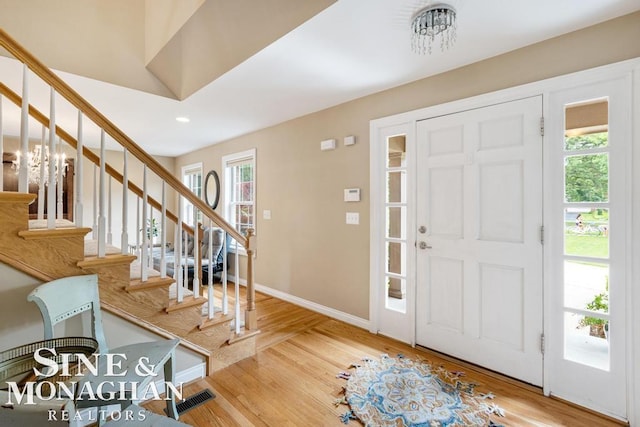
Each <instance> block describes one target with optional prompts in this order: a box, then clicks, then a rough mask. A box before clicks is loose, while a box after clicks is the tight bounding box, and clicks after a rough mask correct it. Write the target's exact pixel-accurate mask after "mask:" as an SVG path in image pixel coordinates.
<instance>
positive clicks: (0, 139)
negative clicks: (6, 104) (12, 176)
mask: <svg viewBox="0 0 640 427" xmlns="http://www.w3.org/2000/svg"><path fill="white" fill-rule="evenodd" d="M2 122H3V118H2V94H0V159H4V130H3V129H2ZM0 191H4V166H3V170H2V173H0Z"/></svg>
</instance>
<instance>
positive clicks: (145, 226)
mask: <svg viewBox="0 0 640 427" xmlns="http://www.w3.org/2000/svg"><path fill="white" fill-rule="evenodd" d="M148 203H149V199H148V193H147V165H143V166H142V248H141V251H140V268H141V269H142V272H141V277H142V281H143V282H146V281H147V279H148V278H149V271H148V267H149V265H148V261H147V257H148V256H149V253H148V252H147V251H148V250H149V246H148V245H149V232H150V230H149V227H150V225H151V224H150V222H149V216H148V215H149V214H148V212H147V204H148Z"/></svg>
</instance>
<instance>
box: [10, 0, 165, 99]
mask: <svg viewBox="0 0 640 427" xmlns="http://www.w3.org/2000/svg"><path fill="white" fill-rule="evenodd" d="M0 11H2V13H0V28H2V29H3V30H5V31H6V32H7V33H8V34H10V35H11V37H13V38H15V39H16V40H17V41H18V43H20V44H21V45H23V46H24V47H26V48H27V50H28V51H29V52H31V53H33V54H34V55H35V56H36V57H37V58H38V59H39V60H40V61H42V62H43V63H45V64H47V66H48V67H50V68H53V69H55V70H61V71H68V72H70V73H73V74H77V75H80V76H85V77H90V78H93V79H97V80H102V81H105V82H109V83H113V84H116V85H119V86H125V87H130V88H135V89H138V90H142V91H145V92H149V93H154V94H156V95H160V96H167V97H173V94H172V93H171V92H170V91H169V89H168V88H167V87H166V86H165V85H164V84H163V83H162V82H161V81H160V80H158V79H157V78H156V77H155V76H154V75H153V74H152V73H151V72H150V71H149V70H147V69H146V68H145V61H144V58H145V28H144V22H145V2H144V0H108V1H105V0H64V1H50V0H29V1H24V0H0ZM43 34H47V36H46V37H43V36H42V35H43ZM0 55H6V53H5V52H4V51H2V52H0ZM87 58H91V60H90V61H87V60H86V59H87Z"/></svg>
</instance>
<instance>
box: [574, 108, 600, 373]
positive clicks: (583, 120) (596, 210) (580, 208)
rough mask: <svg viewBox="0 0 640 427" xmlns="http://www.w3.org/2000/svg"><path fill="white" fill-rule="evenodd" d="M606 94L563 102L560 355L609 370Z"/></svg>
mask: <svg viewBox="0 0 640 427" xmlns="http://www.w3.org/2000/svg"><path fill="white" fill-rule="evenodd" d="M608 110H609V102H608V99H606V98H605V99H596V100H590V101H586V102H581V103H576V104H571V105H567V106H565V138H564V154H563V155H564V177H565V180H564V181H565V182H564V211H563V215H564V230H565V232H564V323H565V326H564V327H565V334H564V357H565V358H566V359H567V360H571V361H573V362H577V363H581V364H584V365H588V366H591V367H594V368H598V369H602V370H605V371H607V370H609V369H610V362H609V359H610V358H609V340H608V333H609V287H610V274H609V263H610V259H609V233H610V224H609V213H610V206H609V151H610V145H609V132H608Z"/></svg>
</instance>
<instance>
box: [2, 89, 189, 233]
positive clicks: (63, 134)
mask: <svg viewBox="0 0 640 427" xmlns="http://www.w3.org/2000/svg"><path fill="white" fill-rule="evenodd" d="M0 93H1V94H2V95H4V96H6V97H7V99H9V100H10V101H11V102H13V103H14V104H16V105H17V106H18V107H20V106H21V105H22V98H21V97H20V95H18V94H17V93H15V92H14V91H12V90H11V89H10V88H9V87H7V86H6V85H5V84H4V83H2V82H0ZM29 115H30V116H31V117H33V118H34V119H36V120H37V121H38V122H40V123H41V124H42V125H43V126H44V127H46V128H49V118H48V117H47V116H45V115H44V114H43V113H41V112H40V111H39V110H38V109H37V108H36V107H34V106H33V105H31V104H29ZM56 135H58V136H59V137H60V138H62V140H64V141H65V142H66V143H67V144H69V145H70V146H71V147H73V148H75V149H77V148H78V141H77V140H76V139H75V138H74V137H72V136H71V135H70V134H69V133H68V132H67V131H65V130H64V129H62V128H61V127H60V126H58V125H56ZM82 154H83V155H84V157H86V158H87V159H88V160H89V161H91V162H92V163H94V164H96V165H97V166H100V157H98V156H97V155H96V154H95V153H93V151H91V150H89V149H88V148H87V147H83V150H82ZM105 172H106V173H107V174H109V175H110V176H111V177H113V178H114V179H115V180H116V181H118V182H119V183H120V184H122V183H123V181H124V177H123V175H122V174H121V173H120V172H118V171H117V170H115V169H114V168H113V167H112V166H111V165H109V163H107V164H106V165H105ZM127 182H128V186H129V190H131V192H133V193H134V194H135V195H136V196H138V197H142V189H141V188H140V187H138V186H137V185H136V184H134V183H133V182H131V181H130V180H127ZM147 200H148V202H149V204H150V205H151V206H153V207H154V208H155V209H158V210H161V209H162V205H161V204H160V202H158V201H157V200H155V199H154V198H153V197H150V196H147ZM167 218H169V219H170V220H171V221H173V222H175V223H176V224H177V223H178V217H177V216H176V215H175V214H174V213H173V212H171V211H169V210H167ZM182 229H183V230H185V231H186V232H188V233H189V234H193V228H192V227H191V226H190V225H188V224H186V223H184V222H183V223H182Z"/></svg>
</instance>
